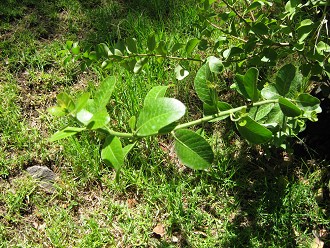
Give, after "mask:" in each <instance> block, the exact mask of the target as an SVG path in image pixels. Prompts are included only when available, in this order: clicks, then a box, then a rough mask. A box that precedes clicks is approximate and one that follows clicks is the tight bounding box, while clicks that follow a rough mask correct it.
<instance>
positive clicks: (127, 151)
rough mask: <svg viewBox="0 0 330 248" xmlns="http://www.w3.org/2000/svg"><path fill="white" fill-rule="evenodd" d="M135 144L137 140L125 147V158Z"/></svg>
mask: <svg viewBox="0 0 330 248" xmlns="http://www.w3.org/2000/svg"><path fill="white" fill-rule="evenodd" d="M134 146H135V142H134V143H133V144H129V145H127V146H125V147H123V154H124V158H125V157H126V156H127V154H128V153H129V152H130V151H131V150H132V149H133V147H134Z"/></svg>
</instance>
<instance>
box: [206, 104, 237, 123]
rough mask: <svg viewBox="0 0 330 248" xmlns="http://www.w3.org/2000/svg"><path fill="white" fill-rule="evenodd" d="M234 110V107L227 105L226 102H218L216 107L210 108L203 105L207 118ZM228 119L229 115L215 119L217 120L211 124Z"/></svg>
mask: <svg viewBox="0 0 330 248" xmlns="http://www.w3.org/2000/svg"><path fill="white" fill-rule="evenodd" d="M232 108H233V107H232V106H231V105H230V104H228V103H226V102H217V104H216V105H214V106H210V105H208V104H206V103H203V112H204V115H205V116H208V115H215V114H218V113H219V112H220V113H221V111H226V110H229V109H232ZM227 117H229V114H228V115H224V116H221V117H218V118H215V119H213V120H211V121H210V122H216V121H220V120H224V119H226V118H227Z"/></svg>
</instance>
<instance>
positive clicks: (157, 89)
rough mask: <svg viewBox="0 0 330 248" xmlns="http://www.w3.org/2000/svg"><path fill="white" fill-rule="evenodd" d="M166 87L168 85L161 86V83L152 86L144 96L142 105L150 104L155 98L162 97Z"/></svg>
mask: <svg viewBox="0 0 330 248" xmlns="http://www.w3.org/2000/svg"><path fill="white" fill-rule="evenodd" d="M167 89H168V86H162V85H159V86H154V87H152V89H151V90H150V91H149V92H148V94H147V95H146V97H145V98H144V105H148V104H150V105H152V104H153V103H154V100H155V99H156V98H159V97H164V96H165V94H166V91H167Z"/></svg>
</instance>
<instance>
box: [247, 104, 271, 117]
mask: <svg viewBox="0 0 330 248" xmlns="http://www.w3.org/2000/svg"><path fill="white" fill-rule="evenodd" d="M273 108H274V104H273V103H272V104H265V105H261V106H255V107H252V108H251V110H250V111H249V116H250V117H251V118H252V119H253V120H255V121H259V120H261V119H263V118H264V117H266V116H267V115H268V114H269V113H270V112H271V110H272V109H273Z"/></svg>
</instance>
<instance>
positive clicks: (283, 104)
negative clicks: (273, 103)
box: [278, 97, 301, 117]
mask: <svg viewBox="0 0 330 248" xmlns="http://www.w3.org/2000/svg"><path fill="white" fill-rule="evenodd" d="M278 103H279V104H280V108H281V110H282V112H283V114H284V115H285V116H289V117H295V116H299V115H301V110H300V109H299V108H298V107H297V106H296V105H295V104H293V103H292V102H291V101H289V100H288V99H286V98H283V97H281V98H279V99H278Z"/></svg>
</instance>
